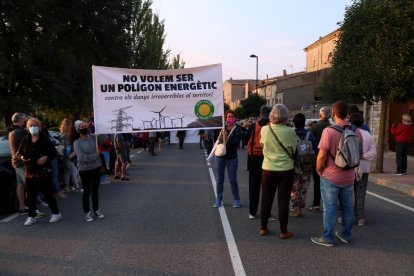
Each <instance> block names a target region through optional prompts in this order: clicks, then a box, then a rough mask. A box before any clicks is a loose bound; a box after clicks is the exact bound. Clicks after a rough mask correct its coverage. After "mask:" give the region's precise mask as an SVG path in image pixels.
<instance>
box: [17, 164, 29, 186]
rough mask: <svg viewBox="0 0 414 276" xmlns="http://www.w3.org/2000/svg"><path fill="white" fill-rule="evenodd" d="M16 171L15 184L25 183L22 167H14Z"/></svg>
mask: <svg viewBox="0 0 414 276" xmlns="http://www.w3.org/2000/svg"><path fill="white" fill-rule="evenodd" d="M15 171H16V183H17V184H25V183H26V176H25V174H24V168H20V167H19V168H15Z"/></svg>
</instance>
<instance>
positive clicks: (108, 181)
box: [101, 180, 111, 185]
mask: <svg viewBox="0 0 414 276" xmlns="http://www.w3.org/2000/svg"><path fill="white" fill-rule="evenodd" d="M110 183H111V180H105V181H104V182H102V183H101V185H108V184H110Z"/></svg>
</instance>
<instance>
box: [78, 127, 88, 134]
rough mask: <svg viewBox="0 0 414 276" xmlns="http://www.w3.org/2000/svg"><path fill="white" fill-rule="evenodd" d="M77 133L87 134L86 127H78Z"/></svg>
mask: <svg viewBox="0 0 414 276" xmlns="http://www.w3.org/2000/svg"><path fill="white" fill-rule="evenodd" d="M79 133H80V134H82V135H86V134H88V129H87V128H82V129H79Z"/></svg>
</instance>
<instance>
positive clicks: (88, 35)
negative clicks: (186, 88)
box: [0, 0, 184, 118]
mask: <svg viewBox="0 0 414 276" xmlns="http://www.w3.org/2000/svg"><path fill="white" fill-rule="evenodd" d="M151 4H152V1H150V0H120V1H112V0H100V1H91V0H71V1H52V0H41V1H28V0H19V1H0V11H1V12H0V115H3V116H5V117H6V118H8V117H10V114H11V113H13V112H15V111H23V112H32V113H36V112H37V113H38V111H39V110H46V109H47V110H50V109H49V108H52V109H54V110H56V109H57V110H63V111H66V112H67V113H69V112H71V113H73V112H75V113H78V114H79V113H87V112H90V111H91V110H92V76H91V68H92V65H99V66H112V67H126V68H145V69H167V68H170V67H171V65H170V64H169V61H168V57H169V54H170V51H169V50H164V41H165V34H164V22H163V21H160V20H159V18H158V16H157V15H155V14H154V13H153V12H152V10H151ZM181 62H182V61H181ZM182 64H184V63H183V62H182ZM35 115H38V114H35Z"/></svg>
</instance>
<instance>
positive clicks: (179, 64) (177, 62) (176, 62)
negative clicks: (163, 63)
mask: <svg viewBox="0 0 414 276" xmlns="http://www.w3.org/2000/svg"><path fill="white" fill-rule="evenodd" d="M184 66H185V62H184V61H183V60H182V59H181V55H180V54H179V53H178V54H177V55H176V56H174V57H173V58H172V60H171V64H170V66H169V69H181V68H184Z"/></svg>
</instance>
